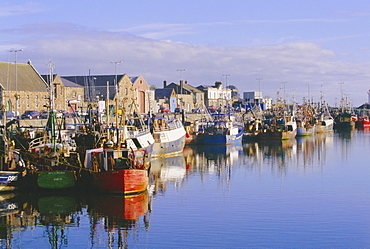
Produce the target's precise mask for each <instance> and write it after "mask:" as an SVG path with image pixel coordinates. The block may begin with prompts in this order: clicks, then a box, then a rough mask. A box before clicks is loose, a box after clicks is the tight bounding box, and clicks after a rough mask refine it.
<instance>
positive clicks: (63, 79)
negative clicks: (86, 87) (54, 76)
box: [61, 78, 83, 87]
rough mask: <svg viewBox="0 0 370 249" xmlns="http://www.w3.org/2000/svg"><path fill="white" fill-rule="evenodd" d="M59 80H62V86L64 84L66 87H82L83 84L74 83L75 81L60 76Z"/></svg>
mask: <svg viewBox="0 0 370 249" xmlns="http://www.w3.org/2000/svg"><path fill="white" fill-rule="evenodd" d="M61 80H62V82H63V84H64V86H66V87H83V86H81V85H79V84H76V83H74V82H72V81H69V80H67V79H65V78H61Z"/></svg>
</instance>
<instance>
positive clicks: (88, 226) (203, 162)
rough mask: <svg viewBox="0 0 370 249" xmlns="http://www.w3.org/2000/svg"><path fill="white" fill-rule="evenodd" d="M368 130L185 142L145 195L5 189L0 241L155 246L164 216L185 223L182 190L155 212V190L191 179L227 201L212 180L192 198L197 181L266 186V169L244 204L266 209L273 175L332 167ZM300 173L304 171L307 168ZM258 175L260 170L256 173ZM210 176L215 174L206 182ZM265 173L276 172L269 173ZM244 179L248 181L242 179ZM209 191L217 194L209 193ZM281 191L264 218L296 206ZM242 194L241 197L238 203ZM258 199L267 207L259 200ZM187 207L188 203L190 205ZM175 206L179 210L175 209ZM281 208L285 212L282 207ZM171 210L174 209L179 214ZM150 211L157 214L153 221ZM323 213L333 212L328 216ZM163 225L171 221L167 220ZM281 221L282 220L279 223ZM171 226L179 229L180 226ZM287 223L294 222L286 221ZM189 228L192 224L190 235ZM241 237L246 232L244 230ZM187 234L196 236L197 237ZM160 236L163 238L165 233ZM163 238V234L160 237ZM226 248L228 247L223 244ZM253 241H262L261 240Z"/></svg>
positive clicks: (154, 173)
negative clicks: (205, 143)
mask: <svg viewBox="0 0 370 249" xmlns="http://www.w3.org/2000/svg"><path fill="white" fill-rule="evenodd" d="M363 135H366V136H370V129H366V130H355V131H351V132H346V133H343V132H341V133H338V132H335V133H328V134H317V135H315V136H311V137H302V138H298V139H292V140H287V141H279V142H272V143H267V142H250V143H245V144H243V145H234V146H205V147H202V146H190V147H186V148H185V150H184V153H183V155H179V156H175V157H170V158H162V159H156V160H153V161H152V162H151V168H150V177H151V178H150V181H151V188H150V189H149V190H148V191H147V192H145V193H143V194H141V195H137V196H131V197H126V198H124V197H123V196H120V195H118V196H117V195H95V194H91V193H90V194H78V193H76V194H74V193H69V194H64V195H63V194H39V193H12V194H6V195H5V194H2V195H0V243H1V245H0V247H4V248H13V247H18V248H26V247H27V244H28V242H30V238H31V237H34V238H35V239H34V240H37V239H39V238H43V239H45V238H46V239H47V243H48V244H47V245H45V244H43V245H42V246H41V247H44V248H45V247H51V248H61V247H67V246H71V247H73V245H76V244H78V243H81V244H79V245H80V247H81V248H82V247H89V248H107V247H108V248H109V247H113V248H123V247H147V248H150V247H151V244H150V241H149V242H147V240H149V239H148V238H150V239H152V240H153V237H154V236H153V235H152V234H150V232H152V233H153V234H155V235H156V236H159V237H160V236H161V235H160V234H162V233H168V231H167V230H164V228H163V227H166V228H167V226H170V225H171V224H170V223H166V222H167V218H168V219H171V220H176V224H182V223H181V222H184V221H183V220H182V219H181V217H182V216H181V215H178V214H179V212H177V211H178V206H177V205H176V204H178V202H173V203H172V202H171V200H172V199H170V200H169V198H176V193H174V195H167V196H166V197H167V198H161V201H160V202H159V201H158V203H157V204H158V206H160V205H163V206H165V207H166V211H163V209H160V208H157V209H156V210H155V211H156V212H154V211H153V210H152V202H155V201H157V200H158V199H156V198H155V197H156V195H164V194H165V192H166V191H169V190H173V189H176V190H177V189H179V188H182V187H183V186H186V184H187V185H189V186H190V185H191V187H192V188H190V187H184V188H182V195H184V196H185V197H186V198H184V199H186V200H187V201H188V200H190V197H191V198H195V199H194V200H197V201H199V199H202V198H203V196H204V197H207V198H209V200H210V201H211V203H212V204H210V205H214V204H216V205H221V206H222V205H223V203H222V202H218V201H219V200H220V199H222V198H219V197H220V195H217V194H218V193H219V192H222V191H214V189H213V188H214V185H208V186H211V187H208V188H203V190H202V191H209V192H203V196H200V197H199V198H198V197H197V196H196V197H194V190H195V191H197V192H196V193H197V194H198V193H199V192H198V191H199V184H197V183H199V182H202V184H204V185H203V186H205V184H213V183H215V182H216V183H217V187H220V188H221V190H222V189H226V188H225V186H226V184H227V185H229V183H231V184H230V185H229V186H236V185H237V188H238V189H239V188H243V187H244V188H245V189H251V188H252V186H255V185H256V184H257V185H258V184H260V185H258V186H259V187H260V188H263V187H264V186H266V182H267V181H265V182H262V181H259V179H258V177H259V176H260V175H262V174H265V175H266V174H271V175H272V176H273V177H272V178H271V179H272V180H271V181H269V184H270V185H268V186H266V188H264V189H263V191H265V192H258V191H259V190H258V188H256V190H254V189H253V191H252V190H250V192H249V193H248V196H249V197H250V196H251V195H252V196H254V198H252V199H250V200H249V202H248V203H247V205H246V206H249V207H253V208H255V207H256V208H255V209H256V210H263V209H264V208H265V209H266V207H267V206H268V203H271V198H273V197H274V196H276V192H271V193H269V192H268V191H273V190H274V187H275V189H276V186H277V185H276V184H275V183H274V181H273V180H274V179H275V178H274V177H275V175H273V174H275V173H276V175H278V174H279V176H280V175H282V176H284V179H286V175H288V173H291V172H292V171H302V172H304V173H306V172H308V171H315V170H318V171H322V170H323V169H325V167H332V166H330V165H329V164H330V163H328V162H327V161H335V164H337V162H338V161H337V160H336V158H335V160H333V159H332V158H329V155H330V153H332V156H331V157H333V155H334V157H339V153H341V155H342V157H343V156H344V155H348V150H350V149H351V147H352V149H353V150H354V148H355V147H354V144H353V143H352V144H350V143H349V142H354V141H356V139H357V140H358V141H357V142H358V143H357V146H362V143H368V141H369V140H368V139H367V138H363V139H360V138H362V136H363ZM333 147H334V149H333ZM338 152H339V153H338ZM329 159H331V160H329ZM255 172H257V174H254V173H255ZM298 173H299V174H300V173H301V172H298ZM292 175H293V176H292ZM301 175H302V174H300V175H299V177H300V176H301ZM328 175H330V174H328ZM254 176H257V177H256V178H253V177H254ZM289 176H290V177H294V176H296V175H295V174H290V175H289ZM244 177H246V178H248V180H244ZM310 177H311V178H310V179H307V181H306V183H307V182H309V183H308V184H307V185H308V186H309V184H311V182H312V179H313V180H314V174H313V175H310ZM321 177H325V176H322V175H320V180H321ZM208 179H211V180H212V181H208V182H207V181H205V180H208ZM215 179H216V180H215ZM233 179H237V180H238V181H237V184H233V183H235V182H233ZM264 179H270V178H267V177H264ZM291 179H293V178H291ZM213 180H215V181H213ZM209 182H211V183H209ZM289 182H290V181H287V183H285V185H284V186H285V187H287V188H288V186H289ZM219 183H221V184H219ZM225 183H226V184H225ZM244 183H245V185H242V184H244ZM271 186H272V187H271ZM302 186H306V185H302ZM270 187H271V188H270ZM295 188H296V185H294V186H293V187H291V188H289V194H296V195H295V196H301V192H298V191H297V193H295V192H294V191H295ZM229 189H230V192H229V193H230V196H231V197H232V196H233V195H234V194H235V193H234V192H232V191H233V188H229ZM323 189H324V188H323ZM315 191H316V190H315ZM200 192H201V191H200ZM201 193H202V192H201ZM204 193H207V194H208V195H205V194H204ZM210 193H212V194H211V195H209V194H210ZM238 193H239V192H238ZM261 193H262V195H261ZM266 193H269V194H266ZM278 193H279V194H280V196H276V199H275V201H276V202H274V203H276V207H277V208H275V206H274V210H272V209H269V208H267V211H266V212H265V213H263V216H264V218H265V217H267V216H269V215H270V217H273V218H275V216H273V215H274V214H276V217H278V218H277V219H276V220H279V218H280V220H281V217H284V215H285V214H286V206H290V207H291V206H292V205H291V203H293V202H294V201H295V200H296V198H293V199H292V201H290V200H288V199H289V196H288V195H284V193H281V192H278ZM315 193H316V192H315ZM213 194H214V195H213ZM253 194H255V195H253ZM263 194H266V196H268V197H264V196H263ZM330 196H331V195H328V197H325V198H323V199H322V200H321V199H320V201H323V200H324V199H326V198H330ZM227 197H228V196H227ZM212 198H214V199H212ZM264 198H265V199H264ZM284 198H287V200H288V201H286V202H285V199H284ZM231 199H232V198H230V199H227V200H228V201H229V200H230V207H232V209H233V210H235V213H238V212H239V213H238V214H240V217H248V214H246V213H243V211H245V210H248V209H245V207H244V206H243V208H240V209H238V207H240V206H241V205H240V203H236V202H232V201H231ZM241 199H242V198H241ZM241 199H238V202H239V201H240V200H241ZM243 199H244V198H243ZM245 199H248V198H245ZM364 199H365V198H364ZM224 200H225V199H223V201H224ZM361 200H362V199H361ZM309 201H310V200H307V203H310V202H309ZM279 202H280V204H279ZM174 203H176V204H174ZM335 203H336V202H335ZM186 204H187V208H189V206H191V204H189V203H186ZM228 204H229V203H228ZM171 205H172V206H171ZM253 205H254V206H253ZM258 205H261V206H259V207H258ZM279 205H280V206H279ZM193 206H194V207H193V208H194V209H192V210H198V206H199V204H198V202H197V203H196V204H194V205H193ZM167 208H168V209H167ZM184 208H185V209H186V207H184ZM228 208H229V206H228ZM279 208H280V209H279ZM159 209H160V210H159ZM172 209H175V211H173V210H172ZM215 210H217V209H212V212H215ZM251 210H252V209H249V211H251ZM279 210H283V211H281V213H279ZM300 210H302V209H300ZM300 210H299V211H300ZM330 210H331V209H330ZM168 211H171V212H172V211H173V213H171V212H168ZM274 212H276V213H274ZM231 213H232V212H228V215H230V214H231ZM303 213H304V215H306V214H307V213H305V212H303ZM201 214H202V215H205V216H206V215H207V213H197V215H199V217H195V218H194V219H196V220H197V221H198V220H199V219H200V220H201V219H203V218H204V217H203V216H201ZM216 214H217V217H220V216H222V209H220V211H219V213H214V214H213V215H215V216H214V217H216ZM220 214H221V215H220ZM156 215H157V216H156ZM151 216H153V217H155V218H156V219H153V220H151V218H152V217H151ZM158 217H165V218H164V219H163V220H161V218H158ZM186 217H187V218H188V219H191V218H192V217H193V216H191V215H190V212H189V215H188V216H186ZM230 217H231V218H230ZM250 217H252V218H251V219H253V218H254V217H258V213H257V214H256V216H254V214H253V215H252V216H250ZM305 217H306V216H305ZM322 217H327V216H326V215H323V216H322ZM264 218H261V219H259V220H258V222H257V223H258V224H263V219H264ZM208 219H209V220H213V217H208V218H206V220H208ZM229 219H234V220H235V221H236V220H238V219H239V217H238V218H236V217H235V216H228V218H225V220H224V221H222V222H225V224H226V223H227V224H229V223H230V222H229V221H230V220H229ZM271 219H272V218H271ZM320 219H321V217H320ZM154 220H155V222H157V223H154V226H153V224H151V223H152V222H153V221H154ZM267 220H268V219H266V224H263V227H266V231H268V232H269V233H270V234H273V233H274V232H275V231H277V229H275V230H268V228H269V226H270V224H269V222H267ZM276 220H274V222H276ZM303 220H304V221H303V222H302V224H303V225H302V227H304V226H305V224H306V220H305V219H303ZM270 221H271V220H270ZM222 222H221V223H222ZM174 223H175V222H174ZM267 223H268V224H267ZM329 223H330V222H327V224H329ZM161 224H165V225H162V226H161ZM245 224H246V223H243V224H242V225H241V226H244V225H245ZM275 224H278V222H276V223H275ZM150 226H151V227H150ZM173 226H174V227H175V228H179V227H176V226H175V225H173ZM180 226H181V225H180ZM158 227H162V229H163V230H159V231H158V229H159V228H158ZM149 228H150V229H149ZM182 228H183V227H181V229H182ZM239 228H240V227H239ZM239 228H237V229H239ZM287 230H289V228H287ZM153 231H154V232H153ZM243 231H245V230H243ZM187 232H188V231H187V230H186V231H185V232H184V234H186V233H187ZM17 234H22V236H20V235H19V236H17ZM23 234H26V236H23ZM27 235H29V236H27ZM243 236H244V234H242V235H240V237H243ZM186 237H187V238H191V236H186ZM277 237H278V236H277ZM160 239H162V237H161V238H160ZM160 239H158V241H159V240H160ZM167 239H168V238H167ZM80 240H83V242H79V241H80ZM164 240H165V239H164ZM31 242H32V241H31ZM33 243H34V244H33V245H35V243H36V242H35V241H33ZM41 243H45V242H41ZM157 243H160V242H157ZM163 243H164V242H163ZM36 244H37V243H36ZM155 245H156V244H155ZM158 245H159V244H158ZM160 245H165V244H160ZM76 247H77V246H76ZM153 247H154V246H153ZM158 247H160V246H158ZM222 247H227V246H226V245H222ZM251 247H253V246H251ZM255 247H258V245H257V246H255Z"/></svg>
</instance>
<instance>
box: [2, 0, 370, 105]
mask: <svg viewBox="0 0 370 249" xmlns="http://www.w3.org/2000/svg"><path fill="white" fill-rule="evenodd" d="M369 31H370V2H369V1H365V0H357V1H355V2H353V1H352V2H351V1H344V0H336V1H334V0H325V1H322V0H321V1H317V0H311V1H300V0H285V1H284V0H280V1H274V0H259V1H248V0H229V1H220V0H212V1H210V0H201V1H199V0H198V1H195V0H187V1H178V0H171V1H170V0H157V1H149V0H146V1H145V0H144V1H124V0H116V1H113V0H107V1H84V0H81V1H75V0H74V1H70V0H64V1H54V0H48V1H46V0H45V1H44V0H34V1H22V0H19V1H1V2H0V40H1V42H0V61H9V62H13V61H14V60H15V54H14V53H10V52H9V50H10V49H20V48H23V49H24V51H22V52H18V53H17V61H18V62H22V63H26V62H27V61H28V60H31V61H32V63H33V65H34V66H35V67H36V69H37V70H38V71H39V72H40V73H41V74H46V73H48V69H47V68H48V66H47V64H48V62H49V61H52V62H53V65H54V72H55V73H58V74H60V75H62V76H63V75H64V76H69V75H87V74H88V73H89V70H90V72H91V74H114V72H115V65H114V63H111V62H117V61H121V60H122V64H119V65H117V72H118V73H120V74H121V73H126V74H128V75H129V76H137V75H143V76H144V77H145V79H146V80H147V82H148V83H149V84H150V85H156V86H162V82H163V81H164V80H167V81H168V82H178V81H179V80H180V78H181V79H183V80H187V81H188V82H189V84H191V85H193V86H198V85H201V84H203V85H213V84H214V82H215V81H219V80H222V81H223V82H224V83H225V84H226V77H225V76H223V75H230V76H228V77H227V83H228V84H230V85H235V86H236V87H238V89H239V91H240V92H244V91H250V90H256V91H258V89H261V91H262V92H263V94H264V95H265V96H267V95H268V96H270V97H272V98H274V99H275V98H276V97H277V96H278V94H280V96H281V97H283V92H285V97H286V99H287V100H288V102H292V101H293V99H294V98H295V100H296V101H297V102H299V103H302V99H303V98H307V97H308V96H309V97H310V99H313V100H314V101H318V100H319V99H320V96H324V98H325V99H326V101H327V102H328V103H329V104H330V105H332V106H334V105H339V102H340V99H341V97H342V96H343V97H344V98H346V99H347V100H348V101H351V102H352V103H353V105H355V106H356V105H360V104H363V103H365V102H367V100H368V98H367V91H368V89H370V71H369V70H370V34H369ZM183 69H186V70H185V71H181V72H180V71H179V70H183ZM257 78H262V80H261V81H260V84H258V81H257V80H256V79H257ZM282 82H286V83H282ZM283 88H285V89H284V90H283Z"/></svg>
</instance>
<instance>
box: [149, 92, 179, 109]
mask: <svg viewBox="0 0 370 249" xmlns="http://www.w3.org/2000/svg"><path fill="white" fill-rule="evenodd" d="M154 91H155V92H154V93H155V101H156V103H157V106H156V108H154V109H153V112H154V113H157V112H158V110H159V108H165V109H167V110H169V111H171V112H173V111H174V110H175V108H176V106H177V96H176V93H175V90H174V89H172V88H161V89H154Z"/></svg>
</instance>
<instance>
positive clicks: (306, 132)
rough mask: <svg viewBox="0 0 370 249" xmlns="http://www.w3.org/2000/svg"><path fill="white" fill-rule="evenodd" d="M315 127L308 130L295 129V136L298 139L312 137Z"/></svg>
mask: <svg viewBox="0 0 370 249" xmlns="http://www.w3.org/2000/svg"><path fill="white" fill-rule="evenodd" d="M316 129H317V128H316V126H313V127H310V128H297V136H298V137H306V136H312V135H313V134H315V133H316Z"/></svg>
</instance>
